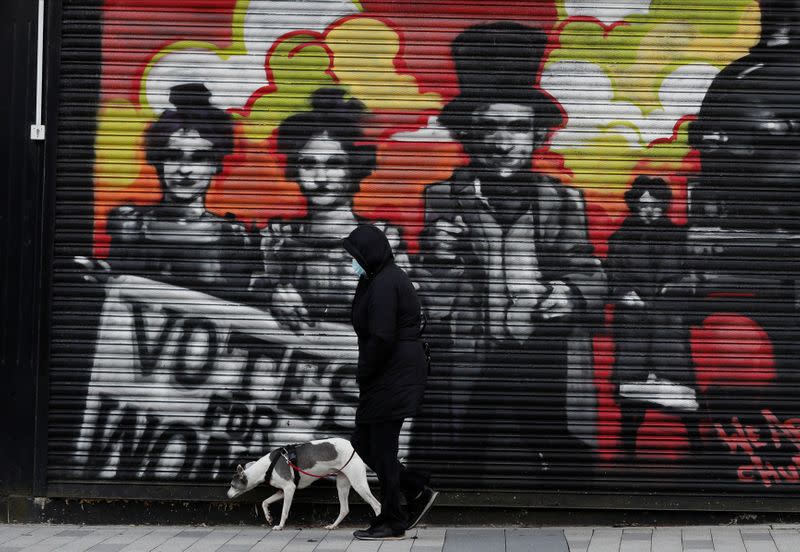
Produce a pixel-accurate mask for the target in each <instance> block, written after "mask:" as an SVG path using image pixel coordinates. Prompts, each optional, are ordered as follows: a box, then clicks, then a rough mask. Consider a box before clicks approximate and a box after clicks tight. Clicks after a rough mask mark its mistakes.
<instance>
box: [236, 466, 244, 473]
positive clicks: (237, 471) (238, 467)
mask: <svg viewBox="0 0 800 552" xmlns="http://www.w3.org/2000/svg"><path fill="white" fill-rule="evenodd" d="M243 473H244V468H243V467H242V465H241V464H239V465H238V466H236V475H242V474H243Z"/></svg>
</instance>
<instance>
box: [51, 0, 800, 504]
mask: <svg viewBox="0 0 800 552" xmlns="http://www.w3.org/2000/svg"><path fill="white" fill-rule="evenodd" d="M518 4H519V5H517V3H511V4H510V5H508V6H503V7H502V9H501V8H500V7H499V6H497V5H492V4H487V3H479V2H473V1H472V0H468V1H462V2H454V1H450V0H432V1H431V2H427V3H421V4H417V5H415V6H414V7H413V9H411V10H410V9H409V7H408V5H404V4H402V3H401V4H398V3H396V2H385V1H381V0H361V1H360V2H356V1H350V0H307V1H304V2H294V1H292V0H269V1H267V0H191V1H183V2H178V1H175V2H164V1H163V0H159V1H155V0H137V1H136V2H130V1H126V2H122V1H119V0H105V2H103V3H102V37H101V44H102V61H103V65H102V72H101V75H100V98H99V105H98V106H97V111H96V117H97V121H96V123H97V125H96V132H95V135H94V137H93V153H94V160H93V165H92V174H91V176H92V182H91V193H92V205H91V209H92V226H93V235H92V236H91V251H85V252H83V253H85V254H84V255H80V256H75V255H74V254H72V255H70V259H71V262H72V268H71V269H70V270H71V271H73V272H76V273H78V274H80V276H81V281H82V283H81V287H77V288H76V289H80V290H81V291H80V292H75V291H74V290H73V292H75V293H84V296H86V297H89V296H92V297H94V296H99V297H100V300H99V302H98V305H97V309H96V310H97V313H96V315H95V319H96V327H92V328H90V329H88V330H85V331H89V332H91V336H92V337H91V343H92V351H91V355H90V357H91V358H88V359H83V360H82V361H83V362H84V364H85V365H84V366H82V368H81V370H82V371H83V372H85V373H86V374H87V375H86V377H85V379H86V384H85V389H81V393H82V394H83V396H81V400H80V401H72V400H70V401H63V405H61V403H59V404H60V406H59V407H58V408H60V409H61V411H59V412H57V417H58V416H60V418H59V419H65V420H69V422H68V423H69V424H71V429H73V430H74V432H73V433H74V434H75V436H76V439H75V444H74V445H71V448H70V451H69V453H66V454H65V456H68V457H69V461H68V462H65V466H67V465H68V466H67V467H64V469H63V473H60V475H63V476H65V477H67V478H69V477H73V478H79V477H92V478H101V479H104V478H105V479H119V480H140V481H150V480H168V479H183V480H194V481H212V482H216V481H223V480H227V478H228V477H229V476H230V473H229V472H230V469H231V466H235V465H236V464H237V463H238V462H241V461H243V460H248V459H252V458H255V457H259V456H261V455H263V454H264V450H265V449H267V448H270V447H274V446H277V445H281V444H286V443H289V442H296V441H303V440H307V439H311V438H315V437H321V436H328V435H342V436H347V435H348V434H349V432H350V431H351V430H352V428H353V414H354V411H355V406H356V403H357V398H358V390H357V386H356V383H355V363H356V360H357V359H356V358H355V355H356V346H355V336H354V334H353V331H352V328H351V327H350V300H351V297H352V294H353V292H354V290H355V287H356V284H357V281H356V280H355V278H354V277H353V276H352V274H351V271H350V260H349V256H348V255H347V253H346V252H345V251H344V249H343V248H342V247H341V239H342V238H343V237H344V236H346V235H347V234H348V233H349V232H350V231H351V230H352V228H353V227H354V226H355V225H357V224H359V223H360V222H370V223H373V224H377V225H379V226H380V227H381V228H382V229H384V231H385V232H386V234H387V236H388V237H389V239H390V241H391V242H392V246H393V249H394V250H395V252H396V257H397V261H398V263H399V264H401V265H402V266H403V267H404V268H405V269H406V270H407V271H408V272H409V274H410V275H411V276H412V279H413V280H414V281H415V284H416V285H417V287H418V292H419V296H420V299H421V301H422V304H423V308H424V310H425V315H426V318H427V326H426V329H425V332H426V339H427V340H428V341H430V342H431V344H432V346H433V359H434V362H433V368H432V371H431V374H430V380H429V385H428V391H427V394H426V400H425V406H424V408H423V411H422V412H421V414H420V416H418V417H417V418H416V419H414V420H413V422H410V423H408V424H407V425H406V427H405V431H404V433H403V440H402V441H401V444H402V447H403V448H404V449H405V453H406V455H407V460H408V461H409V462H413V463H417V464H420V465H422V466H424V467H427V468H429V469H431V470H432V471H433V472H434V474H436V476H438V477H440V481H439V483H441V485H442V486H443V487H448V486H449V487H451V488H454V487H460V488H465V487H466V488H477V489H481V488H488V487H492V488H497V489H502V488H513V489H547V488H551V487H552V488H566V487H569V486H570V485H572V486H575V485H580V486H582V488H585V487H587V486H591V485H597V486H602V485H603V478H604V477H605V475H606V473H607V470H609V469H611V470H617V471H616V472H615V474H616V475H615V477H616V480H626V477H627V478H628V480H629V481H630V482H631V484H634V483H635V482H636V481H637V477H638V478H641V477H645V476H646V477H648V478H658V477H665V478H667V479H668V478H669V477H671V476H670V475H669V474H668V472H665V471H663V470H662V469H661V468H662V467H663V466H664V465H674V464H675V463H676V461H677V462H678V464H680V465H681V466H684V467H685V468H686V469H687V470H688V469H691V467H692V466H696V463H698V462H701V461H702V458H703V457H704V455H708V454H712V453H713V454H716V455H718V456H719V457H722V458H725V459H726V460H725V461H724V462H723V461H721V462H720V464H719V466H718V470H719V471H720V474H718V475H719V476H718V477H717V475H715V478H716V479H719V480H724V481H727V482H729V483H730V484H734V483H735V484H737V485H740V486H742V488H745V487H746V488H748V489H755V490H764V489H767V488H769V489H773V490H774V489H775V488H776V487H779V486H781V485H783V484H784V483H793V482H797V481H798V477H797V462H796V461H795V458H796V457H797V450H796V446H795V445H796V442H797V439H796V438H795V436H796V435H795V434H796V431H795V429H794V427H795V425H797V424H796V423H795V422H796V419H797V416H800V405H797V404H793V403H792V402H791V401H788V400H787V399H786V395H785V393H787V392H786V391H784V390H783V389H785V387H782V385H785V384H786V385H788V384H791V382H793V381H794V380H793V374H794V371H793V370H794V368H793V366H792V365H791V364H792V359H793V358H797V353H798V352H800V351H798V350H797V346H796V345H794V343H795V342H797V339H796V337H797V329H798V324H797V308H798V307H797V305H798V304H800V300H798V298H797V295H796V292H795V289H796V287H797V286H796V282H797V280H798V277H797V274H798V270H797V269H798V266H797V262H796V261H795V260H794V257H795V256H794V253H793V252H794V251H795V249H796V245H795V244H796V239H795V238H796V232H797V230H798V223H797V220H800V217H798V216H797V215H798V214H800V211H798V205H800V201H798V200H797V198H796V197H795V196H796V195H797V191H796V190H795V189H794V187H793V182H794V180H796V177H797V175H798V174H799V173H798V170H797V167H798V166H800V159H796V158H795V157H796V155H798V154H797V152H796V149H797V148H795V147H793V144H794V142H795V141H796V139H797V137H798V134H799V133H800V97H798V95H797V93H796V89H797V87H796V85H797V82H798V77H799V76H800V75H798V71H800V69H799V68H800V64H798V63H797V59H798V58H797V57H796V55H794V53H796V47H797V44H796V38H795V35H794V33H795V30H794V27H793V24H795V23H796V22H794V21H793V20H791V18H790V17H789V16H788V15H787V11H786V10H783V9H782V8H781V7H780V6H778V7H777V8H776V6H775V5H773V4H772V3H770V2H768V1H767V0H763V1H762V2H761V3H759V2H758V1H755V0H731V1H730V2H728V3H727V4H726V8H725V9H724V10H721V9H719V7H718V5H717V3H716V2H713V1H712V0H700V1H699V2H698V1H695V2H692V4H691V7H692V9H685V8H686V7H687V4H688V3H686V2H682V1H678V0H642V1H636V2H624V3H622V4H619V3H617V4H615V5H614V6H608V7H604V6H602V5H601V4H602V3H599V2H582V1H573V0H542V1H536V2H525V3H518ZM777 4H779V3H777ZM777 4H776V5H777ZM709 13H713V17H710V16H709ZM723 44H724V48H723V47H721V46H720V45H723ZM793 52H794V53H793ZM774 83H780V84H779V85H775V84H774ZM781 86H782V87H783V88H781ZM64 331H66V330H64ZM53 377H54V383H53V385H54V387H53V389H60V387H59V385H64V382H60V381H59V380H58V378H59V377H64V376H59V375H57V374H55V375H54V376H53ZM68 379H69V378H68V377H67V378H66V379H65V381H66V380H68ZM464 457H469V458H470V459H471V460H470V462H469V463H468V464H469V465H464V464H463V463H459V459H463V458H464ZM454 462H455V463H454ZM51 470H53V471H54V472H56V473H59V468H58V467H57V466H56V467H54V468H51ZM773 472H774V473H773ZM642 474H645V475H644V476H643V475H642ZM774 474H778V475H774ZM576 475H580V477H577V478H576ZM773 475H774V476H773Z"/></svg>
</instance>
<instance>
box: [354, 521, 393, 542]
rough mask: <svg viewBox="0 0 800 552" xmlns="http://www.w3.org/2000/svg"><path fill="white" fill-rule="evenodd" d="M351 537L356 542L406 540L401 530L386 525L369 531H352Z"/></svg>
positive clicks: (371, 528)
mask: <svg viewBox="0 0 800 552" xmlns="http://www.w3.org/2000/svg"><path fill="white" fill-rule="evenodd" d="M353 536H354V537H355V538H357V539H358V540H401V539H404V538H406V532H405V531H403V530H402V529H401V530H399V531H397V530H394V529H392V528H391V527H389V526H388V525H386V524H381V525H377V526H375V527H370V528H369V529H359V530H358V531H354V532H353Z"/></svg>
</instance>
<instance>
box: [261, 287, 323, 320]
mask: <svg viewBox="0 0 800 552" xmlns="http://www.w3.org/2000/svg"><path fill="white" fill-rule="evenodd" d="M270 309H271V310H272V313H273V314H274V315H275V318H277V319H279V320H280V321H282V322H286V323H287V324H288V325H289V329H290V330H292V331H298V330H306V329H309V328H313V327H314V322H313V321H311V320H309V316H308V309H307V308H306V306H305V303H303V298H302V297H301V296H300V293H299V292H298V291H297V290H296V289H295V288H294V286H292V285H290V284H281V285H278V286H276V287H275V291H274V292H272V305H271V306H270Z"/></svg>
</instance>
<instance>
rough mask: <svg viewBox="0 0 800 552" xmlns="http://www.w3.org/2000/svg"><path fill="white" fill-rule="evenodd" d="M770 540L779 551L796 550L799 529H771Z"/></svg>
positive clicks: (799, 535)
mask: <svg viewBox="0 0 800 552" xmlns="http://www.w3.org/2000/svg"><path fill="white" fill-rule="evenodd" d="M770 533H771V534H772V540H773V541H774V542H775V546H777V547H778V550H779V551H780V552H797V551H798V550H800V531H798V530H797V529H772V530H770Z"/></svg>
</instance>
